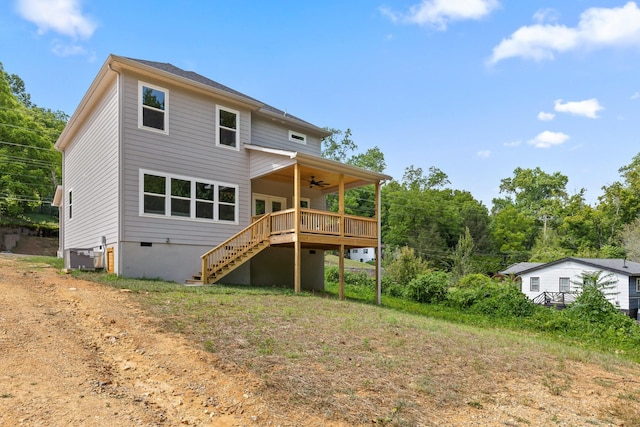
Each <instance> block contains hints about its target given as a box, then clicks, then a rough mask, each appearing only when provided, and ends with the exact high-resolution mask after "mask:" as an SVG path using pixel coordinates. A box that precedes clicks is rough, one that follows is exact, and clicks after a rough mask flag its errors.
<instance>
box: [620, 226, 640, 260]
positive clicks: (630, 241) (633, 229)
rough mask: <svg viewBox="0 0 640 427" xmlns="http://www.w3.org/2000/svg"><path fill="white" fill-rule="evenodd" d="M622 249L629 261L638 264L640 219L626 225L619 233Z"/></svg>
mask: <svg viewBox="0 0 640 427" xmlns="http://www.w3.org/2000/svg"><path fill="white" fill-rule="evenodd" d="M620 236H621V240H622V247H623V248H624V250H625V251H626V254H627V257H628V258H629V260H631V261H635V262H640V218H637V219H636V220H635V221H633V222H632V223H630V224H626V225H625V226H624V227H623V228H622V232H621V233H620Z"/></svg>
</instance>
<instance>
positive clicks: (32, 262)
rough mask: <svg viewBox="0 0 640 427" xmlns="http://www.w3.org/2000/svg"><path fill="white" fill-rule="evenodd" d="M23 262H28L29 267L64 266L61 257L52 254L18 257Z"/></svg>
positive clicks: (59, 268) (57, 267)
mask: <svg viewBox="0 0 640 427" xmlns="http://www.w3.org/2000/svg"><path fill="white" fill-rule="evenodd" d="M18 261H20V262H21V263H23V264H28V265H29V267H30V268H49V267H51V268H55V269H58V270H62V269H63V268H64V260H63V259H62V258H57V257H52V256H21V257H19V258H18Z"/></svg>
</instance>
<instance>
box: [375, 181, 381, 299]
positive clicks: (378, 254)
mask: <svg viewBox="0 0 640 427" xmlns="http://www.w3.org/2000/svg"><path fill="white" fill-rule="evenodd" d="M380 205H381V198H380V181H378V182H376V210H375V212H376V213H375V216H376V227H377V235H378V243H377V245H376V303H377V304H378V305H381V304H382V280H381V279H382V278H381V277H380V271H381V268H380V265H381V262H382V236H381V234H382V233H381V229H380V228H381V225H380V223H381V218H380V211H381V209H380Z"/></svg>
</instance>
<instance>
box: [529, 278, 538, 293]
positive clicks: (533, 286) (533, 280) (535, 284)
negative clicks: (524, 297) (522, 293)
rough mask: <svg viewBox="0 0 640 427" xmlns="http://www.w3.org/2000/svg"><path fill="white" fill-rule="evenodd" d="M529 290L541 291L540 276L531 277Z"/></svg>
mask: <svg viewBox="0 0 640 427" xmlns="http://www.w3.org/2000/svg"><path fill="white" fill-rule="evenodd" d="M529 290H530V291H531V292H540V278H539V277H532V278H530V279H529Z"/></svg>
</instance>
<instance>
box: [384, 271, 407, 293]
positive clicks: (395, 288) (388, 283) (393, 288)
mask: <svg viewBox="0 0 640 427" xmlns="http://www.w3.org/2000/svg"><path fill="white" fill-rule="evenodd" d="M382 293H384V294H385V295H389V296H391V297H398V298H404V297H405V287H404V286H400V285H399V284H398V283H396V282H395V281H393V280H392V279H391V278H390V277H389V276H382Z"/></svg>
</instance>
